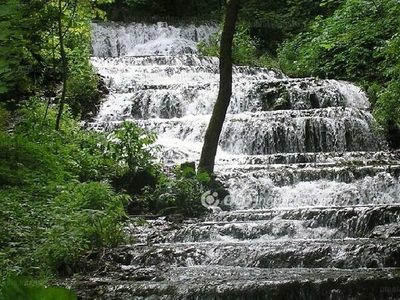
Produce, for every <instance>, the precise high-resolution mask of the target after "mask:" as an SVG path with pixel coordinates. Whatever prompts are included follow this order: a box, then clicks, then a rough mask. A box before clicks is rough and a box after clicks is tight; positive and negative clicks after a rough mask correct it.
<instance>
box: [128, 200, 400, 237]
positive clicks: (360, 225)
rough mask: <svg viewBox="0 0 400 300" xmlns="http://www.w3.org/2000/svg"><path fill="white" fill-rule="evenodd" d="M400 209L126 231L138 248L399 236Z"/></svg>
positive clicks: (297, 213)
mask: <svg viewBox="0 0 400 300" xmlns="http://www.w3.org/2000/svg"><path fill="white" fill-rule="evenodd" d="M399 222H400V205H380V206H352V207H331V208H326V207H323V208H321V207H313V208H299V209H281V210H277V209H275V210H273V209H270V210H250V211H232V212H221V213H219V214H214V215H212V216H209V217H207V218H206V220H205V221H203V222H194V223H191V222H186V223H184V224H183V225H182V226H176V224H174V223H171V222H167V221H165V220H148V224H147V225H146V226H140V227H138V226H136V225H134V224H133V225H131V226H128V227H127V231H128V232H130V235H132V236H135V239H136V240H137V241H138V242H139V243H166V242H167V243H172V242H177V243H183V242H209V241H223V240H224V239H225V240H229V239H230V240H236V241H242V240H257V239H263V240H276V239H321V238H322V239H338V238H367V237H376V238H387V237H398V236H400V224H399Z"/></svg>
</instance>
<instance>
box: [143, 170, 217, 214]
mask: <svg viewBox="0 0 400 300" xmlns="http://www.w3.org/2000/svg"><path fill="white" fill-rule="evenodd" d="M209 181H210V177H209V176H208V174H207V173H199V174H196V172H195V170H194V169H193V168H192V167H185V168H183V169H182V168H180V167H177V168H176V169H175V174H174V177H173V178H170V177H168V176H167V175H163V176H160V178H159V181H158V183H157V185H156V187H155V188H154V189H153V188H149V187H148V188H146V189H145V191H144V194H143V195H142V196H141V199H142V201H144V202H146V203H148V205H151V206H153V207H154V208H155V210H156V211H158V212H159V213H161V214H171V213H174V214H182V215H184V216H187V217H197V216H200V215H201V214H202V213H204V212H205V211H206V209H205V207H204V206H203V205H202V204H201V195H202V194H203V193H204V192H205V191H206V190H207V188H206V183H208V182H209Z"/></svg>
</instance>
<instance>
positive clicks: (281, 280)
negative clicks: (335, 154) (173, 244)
mask: <svg viewBox="0 0 400 300" xmlns="http://www.w3.org/2000/svg"><path fill="white" fill-rule="evenodd" d="M399 282H400V270H399V269H397V268H385V269H352V270H344V269H320V268H313V269H304V268H298V269H261V268H241V267H222V266H202V267H172V268H167V269H164V270H159V269H153V268H125V269H124V270H123V271H122V270H119V271H117V272H115V273H114V274H113V275H110V276H109V277H107V278H99V277H95V278H90V277H89V278H84V279H81V280H77V281H75V282H73V283H72V284H71V283H70V282H68V283H66V284H67V285H68V286H72V288H74V289H76V290H77V291H78V296H80V298H79V299H82V300H89V299H98V298H96V297H99V299H100V297H101V299H103V300H111V299H113V300H114V299H136V300H139V299H140V300H145V299H148V300H150V299H169V300H180V299H182V300H199V299H201V300H243V299H252V300H264V299H265V300H266V299H285V300H309V299H334V300H360V299H368V300H388V299H398V298H399V297H400V288H399Z"/></svg>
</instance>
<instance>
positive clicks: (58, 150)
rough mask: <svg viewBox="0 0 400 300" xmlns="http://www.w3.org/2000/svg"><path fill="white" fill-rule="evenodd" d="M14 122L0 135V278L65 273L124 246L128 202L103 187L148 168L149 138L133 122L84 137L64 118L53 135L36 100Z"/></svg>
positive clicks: (50, 111) (50, 112) (49, 111)
mask: <svg viewBox="0 0 400 300" xmlns="http://www.w3.org/2000/svg"><path fill="white" fill-rule="evenodd" d="M0 113H1V114H2V115H4V116H5V115H6V114H5V113H4V112H0ZM16 115H17V116H18V117H17V121H16V122H15V123H16V124H15V126H14V128H13V131H12V132H6V131H4V130H3V131H0V198H1V199H2V201H1V202H0V221H1V224H4V225H2V226H1V227H0V258H1V259H0V269H1V270H2V272H3V274H2V276H3V277H4V276H6V275H7V274H9V273H10V272H13V273H16V274H20V275H41V276H42V275H44V274H54V273H57V272H58V273H62V274H71V273H73V272H75V271H77V270H79V265H78V264H77V263H78V261H79V260H80V258H81V256H82V255H83V254H84V253H87V252H93V251H96V249H99V248H102V247H112V246H116V245H118V244H119V243H121V242H123V241H124V238H125V236H124V232H123V230H122V228H123V221H124V219H125V218H126V214H125V210H124V206H125V205H126V203H127V202H128V201H129V200H130V197H129V196H128V195H126V194H124V193H122V192H121V193H120V194H117V193H116V191H115V190H114V188H113V187H112V186H111V185H110V182H112V180H113V178H115V177H116V176H120V175H121V174H126V173H129V172H131V171H132V170H137V169H151V168H152V162H151V158H152V155H151V151H150V149H148V148H149V146H150V144H151V143H152V142H153V141H154V139H155V137H154V136H153V135H150V136H148V135H146V134H145V133H144V132H143V131H142V130H140V129H139V128H137V127H136V126H135V125H134V124H132V123H127V124H123V125H122V127H121V128H120V129H118V130H116V131H115V132H114V133H111V134H108V133H99V132H94V131H85V130H82V129H81V128H80V127H79V125H78V123H77V122H76V121H75V120H74V119H73V118H71V117H70V116H69V115H68V114H66V115H65V117H64V118H63V123H62V126H61V128H62V131H55V130H54V122H55V118H56V111H55V110H54V108H52V107H47V106H46V105H45V104H44V103H41V102H40V101H38V100H37V99H31V101H29V102H28V103H27V104H26V105H25V106H24V107H23V108H22V109H21V110H20V111H18V112H17V113H16Z"/></svg>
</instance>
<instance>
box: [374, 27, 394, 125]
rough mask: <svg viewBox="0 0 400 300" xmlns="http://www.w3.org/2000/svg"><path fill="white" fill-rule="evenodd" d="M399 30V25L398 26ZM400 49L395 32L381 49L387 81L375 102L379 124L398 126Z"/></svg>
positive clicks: (375, 111)
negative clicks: (385, 66)
mask: <svg viewBox="0 0 400 300" xmlns="http://www.w3.org/2000/svg"><path fill="white" fill-rule="evenodd" d="M399 32H400V26H399ZM399 49H400V35H399V33H396V34H395V35H393V36H392V38H391V39H390V40H389V41H387V45H386V47H385V48H384V49H383V54H384V55H385V58H386V60H385V63H386V64H387V68H386V72H385V74H384V75H386V76H387V78H388V82H387V84H386V86H385V88H384V89H382V91H380V92H378V93H377V94H378V99H377V102H376V104H375V108H374V113H375V117H376V118H377V119H378V121H379V122H380V124H383V125H385V127H386V126H388V124H390V123H392V124H393V125H395V126H397V127H398V128H399V127H400V59H399V54H398V51H399Z"/></svg>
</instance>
